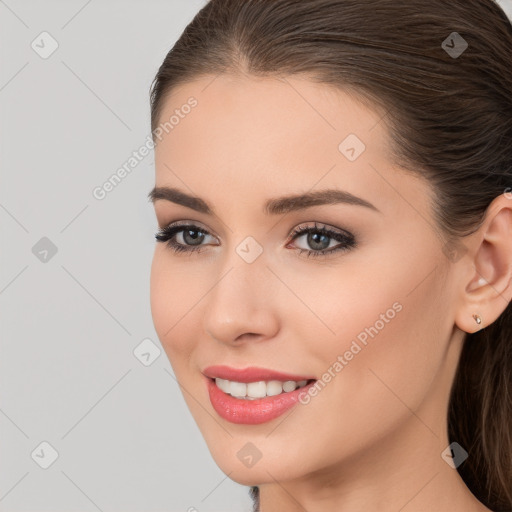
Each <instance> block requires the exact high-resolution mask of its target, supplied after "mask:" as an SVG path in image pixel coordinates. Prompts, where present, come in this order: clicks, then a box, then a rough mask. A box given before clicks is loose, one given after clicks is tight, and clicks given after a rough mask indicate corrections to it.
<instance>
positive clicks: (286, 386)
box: [283, 380, 297, 393]
mask: <svg viewBox="0 0 512 512" xmlns="http://www.w3.org/2000/svg"><path fill="white" fill-rule="evenodd" d="M296 387H297V383H296V382H295V381H294V380H287V381H286V382H283V391H286V392H287V393H288V392H289V391H295V388H296Z"/></svg>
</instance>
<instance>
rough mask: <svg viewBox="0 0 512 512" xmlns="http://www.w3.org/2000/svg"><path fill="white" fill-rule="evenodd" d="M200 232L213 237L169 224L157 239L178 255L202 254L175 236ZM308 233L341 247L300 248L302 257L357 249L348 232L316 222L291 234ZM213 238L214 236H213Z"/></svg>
mask: <svg viewBox="0 0 512 512" xmlns="http://www.w3.org/2000/svg"><path fill="white" fill-rule="evenodd" d="M187 230H189V231H198V232H200V233H203V234H205V235H211V233H210V232H209V231H208V230H206V229H203V228H200V227H199V226H196V225H194V224H169V225H168V226H165V227H164V228H162V229H161V230H160V231H159V232H158V233H157V234H156V235H155V238H156V240H157V242H167V245H168V247H170V248H171V249H172V250H173V251H174V252H176V253H189V254H190V255H191V254H192V253H194V252H201V247H204V246H197V247H198V248H188V249H187V248H185V247H190V246H184V245H183V244H178V243H176V241H175V240H174V236H175V235H176V234H178V233H180V232H182V231H187ZM308 233H320V234H322V235H326V236H327V237H329V238H332V239H334V240H336V241H338V242H340V243H341V245H340V246H338V247H335V248H331V249H324V250H313V249H311V250H309V249H301V248H298V249H297V250H298V251H299V255H302V254H303V253H307V256H306V257H308V258H309V257H327V256H328V255H331V254H333V253H336V252H338V251H348V250H350V249H353V248H355V247H356V245H357V244H356V240H355V238H354V236H353V235H352V234H351V233H349V232H348V231H347V232H346V233H347V234H344V233H341V232H338V231H333V230H331V229H329V228H327V227H325V226H319V225H318V224H317V223H316V222H315V225H314V226H308V227H304V228H295V229H294V230H293V232H292V233H291V236H292V240H291V241H293V240H295V239H296V238H299V237H300V236H302V235H304V234H308ZM212 236H213V235H212Z"/></svg>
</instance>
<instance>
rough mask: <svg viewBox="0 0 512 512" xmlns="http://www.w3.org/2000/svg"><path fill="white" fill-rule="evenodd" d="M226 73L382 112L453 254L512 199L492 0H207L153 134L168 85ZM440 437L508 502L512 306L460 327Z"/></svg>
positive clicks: (162, 75)
mask: <svg viewBox="0 0 512 512" xmlns="http://www.w3.org/2000/svg"><path fill="white" fill-rule="evenodd" d="M454 32H456V33H457V34H454ZM465 44H467V48H465ZM464 48H465V50H464ZM462 50H463V51H462ZM461 51H462V53H460V52H461ZM221 73H230V74H237V73H244V74H249V75H252V76H255V77H256V76H258V77H287V76H292V75H296V76H302V77H305V78H309V79H311V80H313V81H316V82H318V83H321V84H326V85H330V86H334V87H337V88H339V89H340V90H345V91H347V92H350V93H353V94H356V95H357V96H358V97H359V98H360V99H361V100H362V101H366V102H367V103H371V104H373V105H375V106H379V107H381V108H382V109H383V111H385V115H384V117H383V118H382V122H383V123H384V124H385V126H386V127H387V129H388V131H389V134H390V140H391V144H392V146H393V147H392V148H391V150H392V154H393V158H394V163H395V164H396V165H398V166H400V167H403V168H406V169H408V170H409V171H410V172H412V173H419V174H420V175H421V176H423V177H424V178H426V179H427V180H429V182H430V183H431V184H432V185H433V187H434V191H435V198H434V204H433V205H432V211H433V212H434V217H435V219H434V220H435V226H434V228H435V230H436V232H437V231H438V234H439V236H440V238H441V240H442V243H443V248H444V249H446V250H445V254H446V256H447V258H449V259H450V260H451V261H453V262H455V261H456V260H457V259H458V258H459V257H460V256H461V254H462V253H461V251H460V249H461V247H463V245H460V238H462V237H464V236H466V235H469V234H471V233H473V232H475V231H476V230H477V229H478V228H479V227H480V225H481V223H482V221H483V219H484V216H485V213H486V210H487V207H488V206H489V204H490V203H491V202H492V200H493V199H494V198H496V197H497V196H499V195H501V194H503V193H509V194H511V199H512V188H511V187H512V25H511V23H510V21H509V19H508V18H507V16H506V15H505V13H504V12H503V10H502V9H501V8H500V7H499V6H498V5H497V3H496V2H495V1H493V0H452V1H450V2H447V1H446V0H429V1H428V2H426V1H425V0H404V1H403V2H402V1H397V0H210V1H209V2H208V3H207V4H206V5H205V6H204V7H203V8H202V9H201V10H200V11H199V12H198V13H197V15H196V16H195V17H194V19H193V20H192V21H191V22H190V23H189V24H188V26H187V27H186V28H185V30H184V32H183V33H182V35H181V36H180V38H179V39H178V41H177V42H176V43H175V45H174V46H173V48H172V49H171V51H169V53H168V54H167V56H166V57H165V60H164V61H163V63H162V65H161V66H160V69H159V70H158V73H157V75H156V77H155V79H154V81H153V84H152V88H151V128H152V130H153V131H154V130H155V129H156V128H157V126H158V123H159V121H160V117H161V113H162V108H163V105H164V103H165V99H166V97H167V95H168V94H169V93H170V92H171V91H172V90H173V89H174V88H176V87H177V86H178V85H181V84H185V83H187V82H191V81H193V80H195V79H197V78H200V77H202V76H206V75H212V76H214V75H218V74H221ZM454 248H455V251H454V250H453V249H454ZM511 258H512V255H511ZM504 300H506V299H504ZM484 320H485V319H484ZM448 435H449V439H450V440H451V441H457V442H458V443H459V444H460V445H462V446H463V447H464V448H465V449H466V451H467V452H468V453H469V457H468V459H467V460H466V461H465V462H464V463H463V464H462V465H461V466H459V467H458V468H457V470H458V471H459V472H460V475H461V476H462V478H463V480H464V481H465V483H466V485H467V486H468V488H469V489H470V490H471V492H472V493H473V494H474V495H475V496H476V497H477V498H478V499H479V500H480V501H481V502H482V503H483V504H484V505H485V506H487V507H488V508H490V509H492V510H496V511H499V510H511V509H512V308H511V304H510V301H509V302H508V305H507V307H506V309H505V310H504V312H503V313H502V314H501V316H500V317H499V318H498V319H497V320H496V321H495V322H493V323H492V324H490V325H488V326H486V327H484V328H483V329H481V330H480V331H478V332H475V333H472V334H466V339H465V341H464V346H463V350H462V354H461V357H460V361H459V364H458V368H457V373H456V376H455V379H454V382H453V386H452V389H451V396H450V403H449V413H448ZM251 495H252V497H253V498H254V501H255V509H258V488H257V487H252V488H251Z"/></svg>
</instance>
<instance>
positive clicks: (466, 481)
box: [150, 0, 512, 512]
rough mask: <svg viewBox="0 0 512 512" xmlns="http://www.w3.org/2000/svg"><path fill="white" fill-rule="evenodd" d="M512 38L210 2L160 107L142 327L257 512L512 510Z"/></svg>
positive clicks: (377, 4) (459, 9)
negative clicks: (147, 313) (148, 311)
mask: <svg viewBox="0 0 512 512" xmlns="http://www.w3.org/2000/svg"><path fill="white" fill-rule="evenodd" d="M511 55H512V26H511V24H510V22H509V20H508V19H507V17H506V16H505V14H504V13H503V11H502V10H501V8H500V7H499V6H498V5H497V4H496V3H495V2H494V1H492V0H454V1H451V2H446V1H445V0H431V1H430V2H424V1H423V0H421V1H420V0H408V1H407V2H405V1H404V2H397V1H396V0H368V1H364V2H361V1H360V0H300V1H298V0H210V1H209V2H208V3H207V4H206V5H205V6H204V7H203V8H202V9H201V10H200V12H199V13H198V14H197V15H196V17H195V18H194V19H193V20H192V22H191V23H190V24H189V25H188V26H187V27H186V29H185V31H184V32H183V34H182V35H181V37H180V38H179V40H178V41H177V42H176V44H175V45H174V47H173V48H172V50H171V51H170V52H169V53H168V55H167V56H166V58H165V59H164V62H163V63H162V65H161V67H160V69H159V70H158V73H157V75H156V77H155V80H154V83H153V86H152V94H151V116H152V130H153V136H154V140H155V143H156V145H155V166H156V183H155V188H154V189H153V190H152V191H151V193H150V198H151V200H152V201H153V203H154V207H155V212H156V216H157V220H158V225H159V228H160V231H159V232H158V233H157V235H156V238H157V241H158V242H159V243H157V244H156V248H155V253H154V259H153V265H152V271H151V307H152V314H153V321H154V324H155V328H156V330H157V333H158V336H159V338H160V341H161V343H162V345H163V347H164V349H165V351H166V353H167V356H168V358H169V360H170V362H171V364H172V367H173V369H174V372H175V375H176V378H177V380H178V382H179V384H180V386H181V389H182V391H183V394H184V398H185V400H186V402H187V405H188V406H189V408H190V410H191V413H192V415H193V416H194V419H195V421H196V422H197V424H198V426H199V428H200V430H201V432H202V434H203V436H204V438H205V440H206V443H207V444H208V447H209V450H210V452H211V454H212V456H213V458H214V459H215V461H216V463H217V464H218V465H219V467H220V468H221V469H222V470H223V471H224V472H225V473H226V475H228V476H229V477H230V478H231V479H233V480H234V481H236V482H239V483H241V484H244V485H248V486H251V489H250V491H251V495H252V496H253V498H254V502H255V503H254V506H255V510H261V511H262V512H272V511H292V510H293V511H295V510H307V511H309V512H313V511H320V510H321V511H323V512H324V511H341V510H343V511H350V512H361V511H363V510H364V511H368V510H379V511H381V512H388V511H397V510H402V511H414V512H422V511H429V512H431V511H441V512H442V511H446V512H448V511H450V512H454V511H455V512H468V511H471V512H472V511H475V512H476V511H478V512H480V511H489V510H492V511H502V510H512V458H511V457H512V456H511V454H512V433H511V431H512V308H511V306H510V301H511V296H512V66H511Z"/></svg>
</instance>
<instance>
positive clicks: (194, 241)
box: [183, 229, 204, 245]
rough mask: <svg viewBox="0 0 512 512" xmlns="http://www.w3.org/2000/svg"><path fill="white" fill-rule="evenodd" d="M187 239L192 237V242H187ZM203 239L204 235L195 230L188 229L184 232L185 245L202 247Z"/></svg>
mask: <svg viewBox="0 0 512 512" xmlns="http://www.w3.org/2000/svg"><path fill="white" fill-rule="evenodd" d="M192 233H196V236H194V235H193V234H192ZM187 237H190V238H191V239H192V241H191V242H190V240H187ZM203 238H204V233H200V232H199V231H197V230H194V229H188V230H186V231H184V232H183V239H184V240H185V243H187V244H188V245H200V244H201V242H202V241H203ZM189 242H190V243H189Z"/></svg>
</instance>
